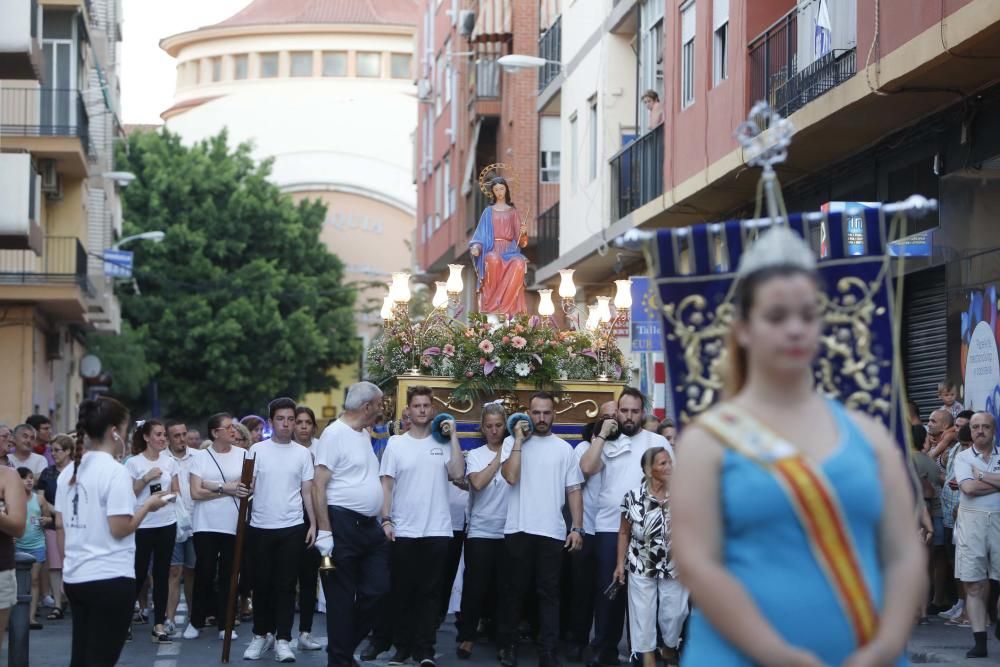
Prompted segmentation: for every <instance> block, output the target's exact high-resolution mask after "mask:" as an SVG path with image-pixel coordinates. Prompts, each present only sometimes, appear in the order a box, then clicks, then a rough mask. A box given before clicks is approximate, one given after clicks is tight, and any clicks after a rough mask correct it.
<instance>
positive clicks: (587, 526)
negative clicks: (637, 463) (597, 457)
mask: <svg viewBox="0 0 1000 667" xmlns="http://www.w3.org/2000/svg"><path fill="white" fill-rule="evenodd" d="M588 449H590V443H589V442H584V441H581V442H580V444H578V445H577V446H576V448H574V449H573V454H574V455H575V456H576V465H577V466H579V465H580V459H582V458H583V455H584V454H586V453H587V450H588ZM580 472H583V471H582V470H581V471H580ZM603 482H604V471H603V470H602V471H601V472H599V473H597V474H596V475H591V476H590V478H589V479H586V480H585V481H584V483H583V531H584V532H585V533H587V534H588V535H593V534H594V533H596V532H597V528H596V525H597V524H596V519H597V498H598V496H599V495H600V493H601V484H602V483H603Z"/></svg>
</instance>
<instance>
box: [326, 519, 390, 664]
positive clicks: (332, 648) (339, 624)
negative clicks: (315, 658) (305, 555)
mask: <svg viewBox="0 0 1000 667" xmlns="http://www.w3.org/2000/svg"><path fill="white" fill-rule="evenodd" d="M327 512H328V513H329V515H330V532H332V533H333V554H332V556H333V562H334V564H335V565H336V566H337V569H336V570H333V571H331V572H327V573H324V574H323V594H324V595H325V596H326V634H327V638H328V644H327V649H326V651H327V665H329V666H330V667H353V665H354V649H355V648H357V646H358V644H360V643H361V640H362V639H364V638H365V637H366V636H367V635H368V632H369V631H370V630H371V628H372V623H373V622H374V620H375V614H376V611H377V610H379V609H380V604H379V603H380V602H381V601H382V600H383V599H384V598H385V597H386V596H387V595H388V593H389V541H388V540H387V539H386V538H385V533H384V532H383V531H382V526H381V525H379V520H378V518H376V517H371V516H365V515H363V514H358V513H357V512H352V511H351V510H345V509H343V508H340V507H328V508H327Z"/></svg>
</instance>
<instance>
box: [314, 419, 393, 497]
mask: <svg viewBox="0 0 1000 667" xmlns="http://www.w3.org/2000/svg"><path fill="white" fill-rule="evenodd" d="M314 448H315V449H314V456H315V458H316V465H317V466H323V467H324V468H326V469H327V470H329V471H330V481H329V482H327V483H326V504H327V505H328V506H331V507H340V508H343V509H345V510H350V511H352V512H357V513H358V514H363V515H364V516H379V514H380V513H381V512H382V500H383V494H382V482H381V481H380V480H379V474H378V457H377V456H375V450H374V449H372V439H371V435H369V433H368V431H365V430H361V431H355V430H354V429H353V428H351V427H350V426H348V425H347V424H345V423H344V422H342V421H341V420H339V419H338V420H337V421H335V422H332V423H331V424H330V425H329V426H327V427H326V428H325V429H323V435H322V436H320V439H319V440H318V441H317V442H316V444H315V445H314ZM318 509H319V510H320V511H323V508H318Z"/></svg>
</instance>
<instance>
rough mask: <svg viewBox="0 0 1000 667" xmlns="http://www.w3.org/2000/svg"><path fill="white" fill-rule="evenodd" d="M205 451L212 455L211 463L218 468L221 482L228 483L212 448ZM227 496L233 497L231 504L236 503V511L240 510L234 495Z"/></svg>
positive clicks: (244, 455) (244, 456)
mask: <svg viewBox="0 0 1000 667" xmlns="http://www.w3.org/2000/svg"><path fill="white" fill-rule="evenodd" d="M205 451H206V452H208V455H209V456H211V457H212V463H214V464H215V467H216V468H218V469H219V476H220V477H222V483H223V484H228V482H229V481H228V480H227V479H226V473H224V472H222V466H220V465H219V461H218V460H217V459H216V458H215V454H213V453H212V448H211V447H209V448H208V449H206V450H205ZM243 458H246V454H245V453H244V454H243ZM229 497H230V498H232V499H233V504H234V505H236V511H237V512H238V511H239V510H240V502H239V501H238V500H236V496H229Z"/></svg>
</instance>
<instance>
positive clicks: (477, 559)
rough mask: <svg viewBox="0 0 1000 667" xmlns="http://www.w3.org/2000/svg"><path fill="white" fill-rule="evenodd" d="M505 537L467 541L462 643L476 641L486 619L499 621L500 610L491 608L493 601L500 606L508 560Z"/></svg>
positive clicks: (459, 626)
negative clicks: (480, 624)
mask: <svg viewBox="0 0 1000 667" xmlns="http://www.w3.org/2000/svg"><path fill="white" fill-rule="evenodd" d="M505 553H506V552H505V547H504V540H503V538H502V537H500V538H497V539H488V538H484V537H469V538H466V540H465V573H464V574H463V576H462V615H461V618H460V619H459V621H458V641H460V642H474V641H476V629H477V628H478V627H479V620H480V619H481V618H483V617H484V616H485V617H487V618H492V619H494V620H495V619H497V618H498V613H497V609H495V608H494V609H487V608H486V604H487V602H488V601H489V600H493V601H494V607H499V604H498V602H499V596H498V594H497V591H498V589H499V588H500V582H502V581H503V562H504V558H505Z"/></svg>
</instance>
